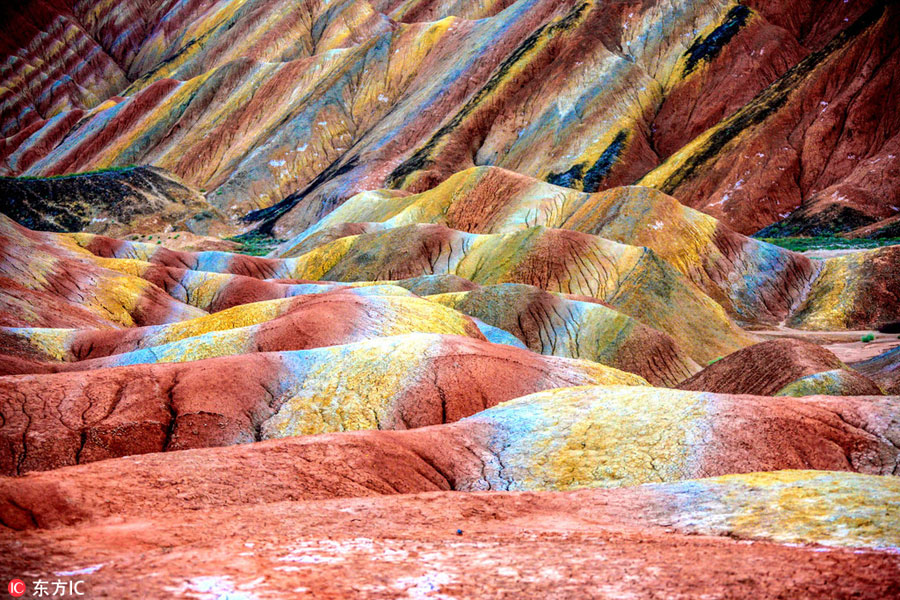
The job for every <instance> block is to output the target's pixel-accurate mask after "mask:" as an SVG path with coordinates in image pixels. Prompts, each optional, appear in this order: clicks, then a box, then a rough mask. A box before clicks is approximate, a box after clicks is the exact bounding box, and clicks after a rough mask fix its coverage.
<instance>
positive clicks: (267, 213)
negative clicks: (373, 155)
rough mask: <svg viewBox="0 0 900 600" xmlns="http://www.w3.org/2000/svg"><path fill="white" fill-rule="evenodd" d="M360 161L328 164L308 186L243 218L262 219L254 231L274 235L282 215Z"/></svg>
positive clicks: (247, 220)
mask: <svg viewBox="0 0 900 600" xmlns="http://www.w3.org/2000/svg"><path fill="white" fill-rule="evenodd" d="M358 162H359V157H358V156H354V157H352V158H350V159H349V160H347V162H345V163H344V164H340V160H337V161H335V162H333V163H331V164H330V165H328V168H326V169H325V170H324V171H322V172H321V173H319V174H318V175H316V177H315V179H313V180H312V181H310V182H309V184H307V186H306V187H305V188H303V189H302V190H300V191H299V192H294V193H293V194H291V195H290V196H288V197H286V198H285V199H284V200H282V201H281V202H279V203H278V204H273V205H272V206H270V207H268V208H261V209H259V210H254V211H251V212H249V213H247V214H246V215H244V216H243V217H242V218H241V220H242V221H244V222H245V223H257V222H260V221H262V223H260V225H259V226H258V227H257V228H256V229H254V230H253V233H257V234H260V235H272V229H273V228H274V227H275V223H276V221H278V219H279V218H280V217H281V216H282V215H284V214H285V213H286V212H288V211H289V210H291V209H292V208H294V207H295V206H297V204H298V203H299V202H300V201H301V200H303V198H305V197H306V196H307V195H308V194H309V193H310V192H312V191H313V190H315V189H316V188H317V187H319V186H320V185H323V184H325V183H326V182H328V181H330V180H332V179H334V178H335V177H340V176H341V175H343V174H344V173H347V172H348V171H350V170H352V169H354V168H355V167H356V165H357V164H358Z"/></svg>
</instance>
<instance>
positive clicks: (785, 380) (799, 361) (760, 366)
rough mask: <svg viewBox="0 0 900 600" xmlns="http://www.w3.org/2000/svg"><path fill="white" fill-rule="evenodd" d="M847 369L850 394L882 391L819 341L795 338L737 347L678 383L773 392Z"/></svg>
mask: <svg viewBox="0 0 900 600" xmlns="http://www.w3.org/2000/svg"><path fill="white" fill-rule="evenodd" d="M834 370H842V371H845V372H846V373H845V377H846V378H847V379H848V380H849V382H850V389H849V390H847V391H846V392H845V395H848V396H866V395H873V394H875V395H877V394H881V393H883V392H882V391H881V389H880V388H879V387H878V386H877V385H876V384H875V383H874V382H873V381H872V380H870V379H869V378H867V377H866V376H865V375H863V374H861V373H857V372H855V371H853V370H851V369H849V368H848V367H847V366H846V365H844V363H842V362H841V361H840V360H838V358H837V357H836V356H835V355H834V354H832V353H831V352H829V351H828V350H826V349H825V348H823V347H822V346H819V345H817V344H813V343H811V342H804V341H801V340H795V339H780V340H771V341H768V342H762V343H760V344H755V345H753V346H750V347H749V348H744V349H743V350H738V351H737V352H735V353H733V354H729V355H728V356H725V357H723V358H722V359H720V360H717V361H716V362H714V363H712V364H711V365H709V366H708V367H706V368H705V369H703V370H702V371H700V372H699V373H697V374H696V375H694V376H693V377H691V378H690V379H688V380H686V381H683V382H682V383H680V384H679V385H678V387H679V388H680V389H683V390H695V391H705V392H715V393H719V394H756V395H761V396H774V395H776V394H778V393H779V392H781V391H782V390H783V389H784V388H786V387H787V386H788V385H789V384H791V383H794V382H796V381H797V380H799V379H802V378H804V377H807V376H810V375H816V374H818V373H824V372H827V371H834Z"/></svg>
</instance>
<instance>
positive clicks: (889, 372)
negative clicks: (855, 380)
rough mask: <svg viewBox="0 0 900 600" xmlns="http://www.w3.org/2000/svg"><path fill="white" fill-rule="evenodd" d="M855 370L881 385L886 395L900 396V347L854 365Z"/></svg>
mask: <svg viewBox="0 0 900 600" xmlns="http://www.w3.org/2000/svg"><path fill="white" fill-rule="evenodd" d="M853 368H854V369H855V370H857V371H859V372H860V373H862V374H864V375H866V376H867V377H869V378H870V379H871V380H872V381H874V382H876V383H877V384H878V385H880V386H881V388H882V389H883V390H884V393H886V394H897V395H900V346H898V347H896V348H893V349H892V350H888V351H887V352H885V353H883V354H879V355H878V356H875V357H873V358H870V359H869V360H865V361H862V362H858V363H854V364H853Z"/></svg>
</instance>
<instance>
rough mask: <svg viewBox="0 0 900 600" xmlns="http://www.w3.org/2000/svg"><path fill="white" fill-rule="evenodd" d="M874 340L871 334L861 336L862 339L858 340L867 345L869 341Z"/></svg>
mask: <svg viewBox="0 0 900 600" xmlns="http://www.w3.org/2000/svg"><path fill="white" fill-rule="evenodd" d="M874 339H875V336H874V335H872V334H871V333H867V334H866V335H864V336H862V337H861V338H860V340H861V341H862V342H863V343H864V344H868V343H869V342H871V341H872V340H874Z"/></svg>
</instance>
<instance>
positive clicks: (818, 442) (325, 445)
mask: <svg viewBox="0 0 900 600" xmlns="http://www.w3.org/2000/svg"><path fill="white" fill-rule="evenodd" d="M634 389H635V390H636V392H635V393H636V394H638V396H637V397H642V396H641V394H644V392H643V391H642V390H640V388H634ZM572 393H573V394H574V395H573V396H571V397H572V399H573V400H575V408H576V413H575V417H576V418H575V419H574V420H572V415H570V414H569V415H567V414H564V415H563V416H562V418H561V419H560V422H551V421H547V420H544V419H543V418H542V417H543V416H544V415H543V414H542V413H541V412H538V413H537V416H538V422H537V423H535V424H532V425H531V427H530V428H527V427H526V428H525V429H524V430H523V424H522V423H521V422H519V421H518V419H521V418H526V419H527V418H528V416H529V414H533V411H534V409H535V407H541V406H544V407H545V408H548V409H550V408H552V406H551V405H546V404H542V403H541V402H542V401H541V399H542V398H547V397H550V396H552V395H553V394H554V392H545V393H543V394H535V395H534V396H531V397H529V398H528V399H526V400H525V401H524V402H518V401H517V402H512V403H507V404H504V405H501V406H499V407H497V408H494V409H491V410H487V411H484V412H482V413H479V414H477V415H476V416H475V417H474V418H471V419H464V420H462V421H459V422H456V423H452V424H447V425H439V426H435V427H426V428H421V429H414V430H409V431H360V432H345V433H333V434H327V435H317V436H303V437H297V438H289V439H283V440H272V441H266V442H262V443H256V444H246V445H237V446H230V447H221V448H206V449H194V450H185V451H181V452H167V453H155V454H148V455H146V456H140V457H136V456H130V457H123V458H116V459H114V460H103V461H99V462H93V463H91V464H82V465H79V466H75V467H67V468H63V469H57V470H54V471H48V472H45V473H30V474H28V475H26V476H25V477H22V478H0V522H2V523H3V524H5V526H6V527H12V528H15V529H27V528H35V527H58V526H60V525H67V524H73V523H77V522H82V521H96V520H100V519H105V518H108V517H110V516H113V515H120V516H138V515H142V514H145V513H146V511H148V510H188V509H190V510H209V509H213V508H217V507H224V506H229V505H234V504H255V505H263V504H270V503H273V502H279V501H286V500H297V499H302V500H317V499H327V498H339V497H351V496H372V495H384V494H408V493H416V492H423V491H441V490H444V491H446V490H467V491H474V490H546V489H557V490H565V489H573V488H578V487H584V486H585V485H588V486H589V487H596V486H600V487H610V486H620V485H623V484H627V483H632V482H633V481H634V480H632V479H630V478H631V477H634V478H635V479H636V482H638V483H641V482H644V483H646V482H670V481H678V480H681V479H691V478H696V477H700V476H718V475H724V474H732V473H745V472H753V471H758V470H778V469H797V468H805V469H819V470H832V471H834V470H839V471H859V472H863V473H871V474H890V473H891V472H893V470H895V469H896V468H897V464H898V462H897V461H898V450H897V448H896V447H894V446H893V445H892V444H891V442H890V441H889V439H890V438H891V437H893V436H896V435H897V433H898V432H897V424H896V423H891V415H892V411H895V410H896V408H897V403H896V400H893V401H892V400H885V399H880V398H860V399H847V398H826V397H819V398H816V399H808V400H801V399H793V398H791V399H786V398H779V399H775V398H763V397H751V396H739V397H729V396H723V395H722V396H712V397H710V396H708V395H707V396H706V398H708V399H711V400H712V404H711V405H709V408H710V409H713V410H712V413H711V414H706V415H703V416H702V417H700V418H699V421H698V422H697V423H696V426H697V427H699V428H700V430H702V431H703V432H705V433H704V434H703V435H702V436H700V437H697V438H696V439H694V440H693V441H692V442H688V443H687V445H686V447H685V451H686V452H687V453H688V454H689V457H688V458H687V459H685V457H683V456H679V455H677V454H676V455H673V454H672V453H671V452H669V451H668V449H667V448H665V447H662V446H659V447H655V448H642V449H641V451H640V452H638V449H637V448H636V446H635V445H634V444H635V441H634V440H628V439H617V440H612V442H614V444H613V445H610V442H611V440H609V439H605V440H604V439H600V437H596V436H594V435H593V434H592V433H591V432H590V431H579V430H575V431H573V430H571V429H568V428H567V426H570V425H575V426H576V429H580V427H579V425H581V424H583V422H581V423H579V420H578V419H579V418H585V417H588V418H589V421H588V422H590V423H594V425H595V426H596V427H599V428H601V429H608V428H610V427H611V426H610V425H609V424H604V422H603V420H602V419H603V418H604V417H608V416H611V415H612V414H613V412H614V411H615V410H616V407H621V406H626V405H627V401H624V402H622V403H614V404H613V405H611V406H608V407H604V406H603V404H602V403H594V402H595V401H596V400H597V399H600V398H603V397H604V396H606V397H611V396H610V394H609V393H608V392H604V391H602V390H600V391H594V390H592V389H591V388H577V389H573V391H572ZM679 394H680V395H679ZM643 397H644V398H650V397H649V396H646V394H644V395H643ZM693 398H694V396H691V395H690V394H688V393H686V392H680V393H679V392H674V393H673V392H670V393H669V395H668V396H667V397H666V398H663V399H660V400H657V401H651V402H650V404H649V406H650V411H651V413H652V416H651V417H650V419H649V421H647V422H646V423H644V425H645V426H647V425H648V424H649V427H650V428H651V429H652V428H653V427H656V426H658V425H660V424H661V422H660V421H658V419H665V414H664V411H665V408H666V402H667V401H673V400H674V404H675V407H676V410H678V409H679V408H680V407H681V406H683V404H682V403H683V401H684V399H691V400H690V401H691V402H693ZM585 399H593V400H592V401H591V402H588V403H585V402H584V400H585ZM535 402H536V403H537V404H535ZM591 411H599V413H598V414H594V415H592V416H590V417H589V415H590V413H591ZM557 418H558V419H559V416H557ZM639 426H640V424H636V425H635V428H636V429H635V431H638V429H637V428H638V427H639ZM606 433H609V431H606ZM560 437H561V439H562V440H563V442H565V443H563V444H548V443H547V442H548V440H555V439H559V438H560ZM659 439H662V440H665V441H666V442H667V443H668V442H674V441H676V440H678V434H677V432H676V433H673V432H671V431H667V432H664V433H663V434H662V437H660V438H659ZM676 443H677V442H676ZM582 444H583V445H584V448H582ZM576 446H577V448H579V449H580V450H579V452H590V453H591V455H592V456H596V457H597V460H599V461H604V462H605V463H606V464H615V465H618V466H620V467H626V466H628V467H626V470H625V471H624V472H623V471H619V472H605V471H604V470H603V469H594V468H591V467H586V468H584V470H582V468H581V467H579V466H578V465H576V464H575V463H571V462H567V458H574V460H579V458H578V457H577V456H576ZM644 453H646V454H647V456H644ZM637 454H640V456H638V455H637ZM629 455H631V456H629ZM685 460H687V462H683V461H685ZM642 462H645V463H646V464H645V465H643V466H641V465H640V464H639V463H642ZM629 465H630V466H629ZM557 466H558V467H559V468H556V467H557ZM567 466H569V467H574V469H575V470H574V471H572V470H571V469H566V467H567ZM628 468H630V469H632V471H628V470H627V469H628ZM680 469H685V470H684V471H680ZM583 475H587V476H588V477H589V479H588V481H578V480H577V478H578V477H580V476H583ZM573 477H574V478H575V479H576V480H575V481H573Z"/></svg>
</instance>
